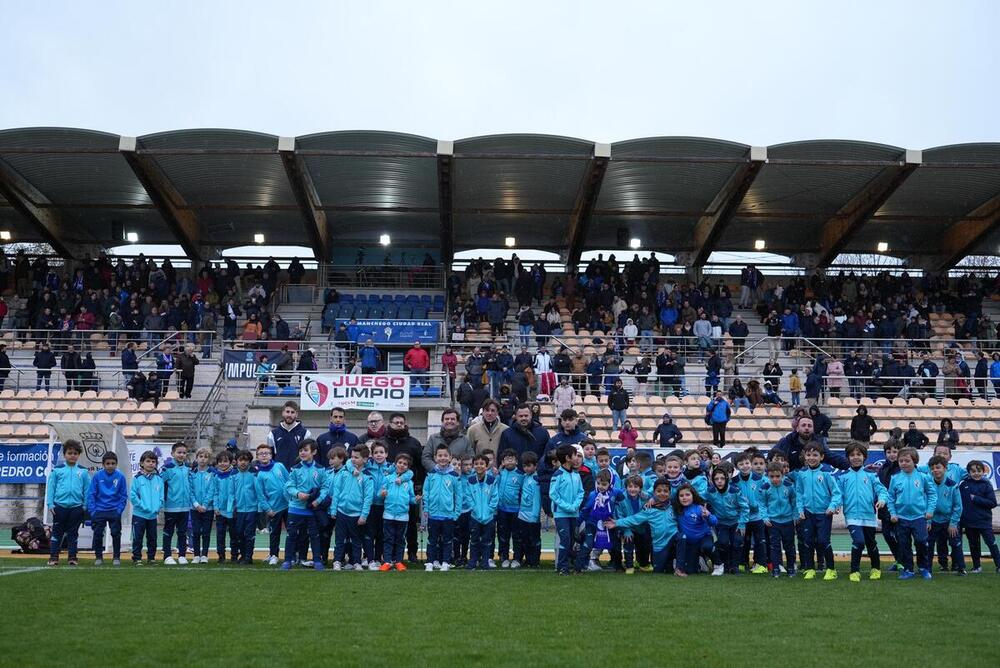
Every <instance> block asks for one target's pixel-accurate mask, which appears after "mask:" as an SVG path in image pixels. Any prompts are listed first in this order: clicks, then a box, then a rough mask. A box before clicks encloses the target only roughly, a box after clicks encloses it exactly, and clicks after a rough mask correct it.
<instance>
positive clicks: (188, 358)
mask: <svg viewBox="0 0 1000 668" xmlns="http://www.w3.org/2000/svg"><path fill="white" fill-rule="evenodd" d="M286 352H287V351H286ZM175 361H176V363H177V368H178V370H179V374H180V375H179V378H180V379H179V383H180V387H179V391H178V393H179V394H180V398H181V399H190V398H191V390H193V389H194V370H195V367H196V366H198V356H197V355H195V354H194V344H190V343H189V344H187V345H186V346H184V350H183V351H182V352H181V353H180V354H178V355H177V358H176V360H175ZM278 378H279V380H278V384H279V385H280V384H281V380H280V379H281V376H278Z"/></svg>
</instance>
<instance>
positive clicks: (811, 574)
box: [802, 568, 816, 580]
mask: <svg viewBox="0 0 1000 668" xmlns="http://www.w3.org/2000/svg"><path fill="white" fill-rule="evenodd" d="M802 579H803V580H815V579H816V571H814V570H813V569H811V568H807V569H806V570H804V571H802Z"/></svg>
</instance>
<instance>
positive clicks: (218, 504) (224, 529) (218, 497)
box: [212, 450, 240, 564]
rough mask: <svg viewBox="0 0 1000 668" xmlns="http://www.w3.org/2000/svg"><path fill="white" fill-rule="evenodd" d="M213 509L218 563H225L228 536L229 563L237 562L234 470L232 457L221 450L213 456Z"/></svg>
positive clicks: (237, 543) (237, 537) (237, 536)
mask: <svg viewBox="0 0 1000 668" xmlns="http://www.w3.org/2000/svg"><path fill="white" fill-rule="evenodd" d="M212 506H213V507H214V508H215V553H216V554H217V555H218V557H219V563H220V564H222V563H225V561H226V535H227V534H228V536H229V555H230V561H233V562H235V561H237V560H239V540H240V539H239V534H237V533H236V517H235V513H236V468H235V467H234V466H233V456H232V455H231V454H230V453H229V452H228V451H226V450H223V451H222V452H220V453H219V454H217V455H216V456H215V483H214V484H213V485H212Z"/></svg>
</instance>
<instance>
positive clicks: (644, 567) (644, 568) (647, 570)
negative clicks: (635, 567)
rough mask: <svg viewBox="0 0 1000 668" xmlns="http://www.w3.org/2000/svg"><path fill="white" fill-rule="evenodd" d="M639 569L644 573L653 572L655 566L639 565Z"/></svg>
mask: <svg viewBox="0 0 1000 668" xmlns="http://www.w3.org/2000/svg"><path fill="white" fill-rule="evenodd" d="M639 570H640V571H642V572H643V573H652V572H653V567H652V566H639Z"/></svg>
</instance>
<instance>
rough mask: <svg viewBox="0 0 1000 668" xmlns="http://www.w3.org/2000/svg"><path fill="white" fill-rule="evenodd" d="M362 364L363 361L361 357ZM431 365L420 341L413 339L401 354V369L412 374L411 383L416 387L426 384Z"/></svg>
mask: <svg viewBox="0 0 1000 668" xmlns="http://www.w3.org/2000/svg"><path fill="white" fill-rule="evenodd" d="M361 362H362V365H364V363H365V361H364V358H363V357H362V360H361ZM430 367H431V358H430V355H428V354H427V351H426V350H425V349H424V348H423V346H421V345H420V341H414V342H413V346H412V347H411V348H410V349H409V350H407V351H406V354H405V355H404V356H403V369H404V370H406V371H409V372H410V373H411V374H412V375H413V384H414V385H416V386H418V387H423V386H425V385H427V376H426V374H427V371H428V369H430Z"/></svg>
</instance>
